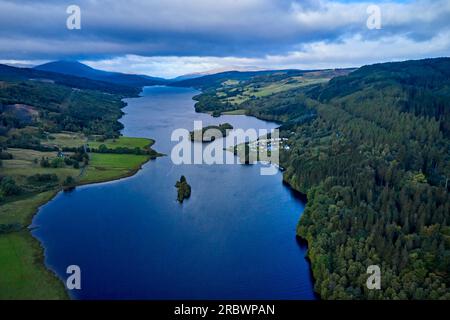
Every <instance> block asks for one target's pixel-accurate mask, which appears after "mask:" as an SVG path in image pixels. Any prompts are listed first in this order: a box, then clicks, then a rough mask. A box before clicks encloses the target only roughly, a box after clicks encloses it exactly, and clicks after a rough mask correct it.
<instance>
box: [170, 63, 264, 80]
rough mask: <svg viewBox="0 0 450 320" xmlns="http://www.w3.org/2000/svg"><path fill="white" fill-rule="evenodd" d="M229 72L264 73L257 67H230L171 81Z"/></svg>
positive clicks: (184, 76) (180, 77)
mask: <svg viewBox="0 0 450 320" xmlns="http://www.w3.org/2000/svg"><path fill="white" fill-rule="evenodd" d="M231 71H239V72H254V71H264V69H261V68H258V67H239V66H230V67H223V68H216V69H211V70H208V71H202V72H194V73H188V74H184V75H182V76H179V77H176V78H173V79H171V81H183V80H189V79H196V78H200V77H204V76H209V75H214V74H218V73H225V72H231Z"/></svg>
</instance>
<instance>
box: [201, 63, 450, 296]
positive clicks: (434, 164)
mask: <svg viewBox="0 0 450 320" xmlns="http://www.w3.org/2000/svg"><path fill="white" fill-rule="evenodd" d="M449 63H450V59H449V58H442V59H427V60H420V61H406V62H401V63H386V64H377V65H372V66H366V67H362V68H360V69H358V70H356V71H354V72H352V73H350V74H349V75H346V76H341V77H335V78H333V79H332V80H330V81H328V82H325V83H317V84H312V85H309V86H300V87H296V88H293V89H290V90H287V91H283V92H277V93H273V94H270V95H267V96H263V97H256V98H252V99H248V100H246V101H242V102H238V103H236V105H235V106H233V105H232V104H230V102H229V101H228V100H227V96H225V95H220V94H217V93H218V92H220V90H222V86H221V85H220V86H216V87H214V92H215V94H213V93H212V90H210V91H206V92H205V93H204V94H203V95H200V96H199V97H198V98H197V99H198V101H199V103H198V104H199V106H200V108H201V109H204V108H205V107H207V109H208V111H210V112H214V110H216V112H219V113H220V112H223V111H224V110H227V108H230V107H233V108H235V109H236V108H239V109H241V110H243V111H244V112H245V113H246V114H250V115H255V116H258V117H261V118H267V119H273V120H277V121H280V122H281V124H282V126H281V129H282V130H281V136H282V137H286V138H288V142H287V143H288V145H289V146H290V148H289V150H282V151H281V155H280V157H281V164H282V166H283V167H284V168H286V171H285V172H284V180H285V181H286V182H287V183H289V184H290V185H291V186H292V187H293V188H294V189H296V190H298V191H300V192H302V193H305V194H307V196H308V202H307V206H306V209H305V212H304V214H303V215H302V218H301V220H300V222H299V225H298V230H297V233H298V235H299V236H300V237H302V238H304V239H306V240H307V241H308V245H309V258H310V259H311V263H312V269H313V275H314V278H315V290H316V292H317V293H318V294H320V296H321V297H322V298H324V299H350V298H352V299H449V298H450V281H449V279H450V277H449V274H448V272H449V270H450V196H449V193H448V192H449V190H450V185H449V183H448V182H449V181H448V180H449V177H450V139H449V134H448V133H449V131H448V128H449V125H450V124H449V112H450V99H448V97H449V94H450V68H449ZM249 85H250V83H249V82H245V83H243V84H242V89H243V88H244V87H246V86H249ZM374 264H375V265H379V266H380V268H381V272H382V276H381V279H382V286H381V290H368V289H367V287H366V286H365V281H366V279H367V274H366V269H367V267H368V266H369V265H374Z"/></svg>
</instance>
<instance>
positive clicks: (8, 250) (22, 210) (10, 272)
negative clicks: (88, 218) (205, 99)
mask: <svg viewBox="0 0 450 320" xmlns="http://www.w3.org/2000/svg"><path fill="white" fill-rule="evenodd" d="M54 136H55V139H53V140H51V141H52V143H53V144H54V145H56V144H57V145H58V146H60V147H64V146H65V147H67V146H79V145H82V144H83V143H84V141H85V140H84V138H82V137H81V136H78V137H76V136H75V135H72V134H70V133H62V134H54ZM102 143H103V144H106V145H107V147H108V148H111V149H114V148H118V147H127V148H136V147H138V148H145V147H147V146H149V145H152V144H153V143H154V141H153V140H151V139H144V138H128V137H120V138H118V139H116V140H107V141H105V142H94V144H95V145H96V146H99V145H100V144H102ZM8 152H10V153H11V154H12V155H13V159H11V160H3V161H2V167H0V175H1V176H10V177H12V178H14V180H15V181H16V183H17V184H19V185H21V184H26V183H27V177H29V176H31V175H34V174H37V173H40V174H42V173H55V174H56V175H57V176H58V178H59V181H60V182H62V181H64V179H65V178H66V177H67V176H72V177H74V178H75V179H76V180H77V181H78V184H88V183H95V182H103V181H110V180H114V179H119V178H123V177H127V176H130V175H132V174H134V173H135V172H136V171H137V170H138V169H139V168H140V167H141V165H142V164H143V163H145V162H146V161H148V160H149V158H150V156H148V155H133V154H109V153H108V154H101V153H90V161H89V165H88V166H87V167H86V168H85V169H82V168H81V169H74V168H72V167H71V166H65V167H62V168H43V167H41V166H40V164H39V162H38V163H36V162H35V161H34V159H38V160H40V159H41V158H42V157H48V158H50V159H51V158H54V157H56V152H40V151H36V150H29V149H15V148H9V149H8ZM60 188H61V187H57V186H56V187H55V188H54V189H53V190H50V191H46V192H41V193H37V194H36V193H26V194H21V195H19V196H14V197H10V198H8V199H7V200H6V201H5V202H3V203H2V204H1V205H0V224H20V225H22V226H23V227H26V226H28V225H29V224H30V223H31V220H32V217H33V215H34V214H35V213H36V211H37V210H38V208H39V207H40V206H41V205H43V204H45V203H47V202H48V201H49V200H50V199H52V198H53V197H54V195H55V194H56V193H57V192H58V191H59V190H60ZM66 298H68V296H67V294H66V292H65V289H64V286H63V284H62V283H61V281H60V280H59V279H58V278H57V277H56V276H55V275H54V274H53V273H52V272H50V271H49V270H47V268H46V267H45V265H44V263H43V258H42V248H41V247H40V244H39V242H38V241H37V240H36V239H34V238H33V237H32V236H31V234H30V233H29V231H28V230H26V229H22V230H21V231H18V232H17V231H16V232H12V233H7V234H0V300H1V299H66Z"/></svg>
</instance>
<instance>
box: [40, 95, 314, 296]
mask: <svg viewBox="0 0 450 320" xmlns="http://www.w3.org/2000/svg"><path fill="white" fill-rule="evenodd" d="M197 93H198V92H196V91H194V90H192V89H184V88H167V87H149V88H145V89H144V92H143V95H142V97H139V98H133V99H127V102H128V106H127V107H126V108H125V109H124V111H125V113H126V115H125V116H124V117H123V118H122V119H121V121H122V122H123V124H124V125H125V129H124V130H123V134H124V135H127V136H133V137H148V138H153V139H155V140H156V144H155V145H154V148H155V149H156V150H157V151H159V152H163V153H166V154H169V155H170V151H171V149H172V147H173V146H174V145H175V144H176V142H171V141H170V135H171V133H172V131H173V130H174V129H176V128H186V129H189V130H191V129H192V128H193V121H194V120H202V121H203V124H204V125H209V124H218V123H224V122H229V123H231V124H232V125H233V126H234V127H235V128H242V129H247V128H256V129H260V128H261V129H262V128H267V129H271V128H275V127H276V124H274V123H270V122H265V121H261V120H258V119H256V118H252V117H246V116H222V117H220V118H213V117H211V116H209V115H206V114H199V113H195V111H194V108H193V105H194V101H193V100H192V97H193V96H194V95H195V94H197ZM181 175H185V176H186V178H187V180H188V182H189V184H190V185H191V187H192V195H191V198H190V199H188V200H187V201H185V202H184V203H183V204H182V205H180V204H179V203H177V201H176V188H175V187H174V184H175V182H176V180H178V179H179V178H180V176H181ZM281 181H282V176H281V173H278V174H277V175H274V176H261V175H260V167H259V165H254V166H243V165H180V166H176V165H174V164H172V162H171V160H170V156H167V157H162V158H158V159H157V160H154V161H150V162H148V163H147V164H145V165H144V166H143V168H142V170H140V171H139V172H138V173H137V174H136V175H135V176H133V177H130V178H126V179H122V180H118V181H113V182H108V183H102V184H95V185H89V186H83V187H78V188H77V189H76V190H75V191H73V192H70V193H60V194H58V196H56V198H55V199H54V200H53V201H51V202H49V203H48V204H46V205H45V206H43V207H42V208H41V209H40V210H39V213H38V214H37V215H36V216H35V218H34V220H33V227H37V228H36V229H34V230H33V235H34V236H35V237H37V238H38V239H39V240H40V241H41V243H42V244H43V246H44V248H45V257H46V259H45V262H46V264H47V266H48V267H49V268H50V269H52V270H54V271H55V272H56V273H57V274H58V276H59V277H60V278H62V279H66V277H67V275H66V273H65V272H66V268H67V266H68V265H72V264H76V265H79V266H80V268H81V272H82V289H81V290H74V291H71V292H70V294H71V296H72V298H76V299H246V298H248V299H250V298H251V299H314V295H313V290H312V280H311V276H310V270H309V265H308V263H307V261H306V260H305V252H306V248H305V247H302V246H300V245H299V244H298V242H297V241H296V238H295V227H296V224H297V221H298V218H299V216H300V215H301V213H302V212H303V203H302V201H301V200H300V199H299V198H298V197H297V196H296V195H295V194H294V193H293V192H292V191H291V190H289V189H288V188H287V187H285V186H284V185H283V184H282V183H281Z"/></svg>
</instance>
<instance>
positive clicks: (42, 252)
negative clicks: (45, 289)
mask: <svg viewBox="0 0 450 320" xmlns="http://www.w3.org/2000/svg"><path fill="white" fill-rule="evenodd" d="M160 156H164V155H163V154H159V155H158V156H157V157H160ZM151 160H155V159H152V158H151V157H150V156H148V157H147V159H146V160H145V161H144V162H142V163H141V164H140V165H139V166H138V167H136V168H134V169H132V170H131V171H130V172H128V173H126V174H123V175H120V176H117V177H114V178H112V179H99V180H97V181H85V182H80V183H78V184H76V185H75V186H73V188H72V189H70V190H64V189H63V188H61V189H58V190H54V191H50V192H51V193H52V194H51V196H50V197H48V199H45V200H44V201H42V203H40V204H39V206H38V207H36V209H35V211H34V212H33V213H32V214H30V215H29V216H28V217H27V221H26V224H27V226H26V227H25V228H24V229H22V230H20V231H19V232H23V231H25V232H27V233H28V235H29V236H30V238H31V241H32V243H31V245H37V247H38V249H37V250H38V251H39V252H38V256H37V260H36V263H37V264H39V265H41V266H42V267H44V268H45V269H46V270H47V272H49V273H50V274H51V275H52V277H53V279H54V280H55V281H57V282H59V283H60V284H61V285H62V286H63V288H64V289H63V290H64V294H65V297H64V298H63V299H64V300H66V299H67V300H71V299H72V298H71V297H70V295H69V293H68V291H67V289H66V287H65V286H64V281H63V279H61V278H60V277H59V276H58V274H57V273H56V272H55V271H53V270H51V269H50V268H49V267H48V266H47V264H46V263H45V259H46V254H45V247H44V246H43V244H42V242H41V241H40V240H39V239H38V238H37V237H35V236H34V235H33V233H32V231H33V230H34V229H36V228H38V227H32V226H31V224H32V221H33V219H34V217H36V216H37V215H38V214H39V211H40V210H41V208H42V207H43V206H45V205H47V204H48V203H50V202H51V201H53V200H54V199H55V198H56V197H57V196H58V195H59V194H60V193H64V192H72V191H74V190H75V189H76V188H77V187H83V186H88V185H96V184H103V183H110V182H114V181H119V180H122V179H126V178H130V177H132V176H134V175H135V174H137V173H138V172H139V171H140V170H141V169H142V167H143V166H144V165H145V164H147V163H148V162H149V161H151ZM33 242H34V243H33Z"/></svg>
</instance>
